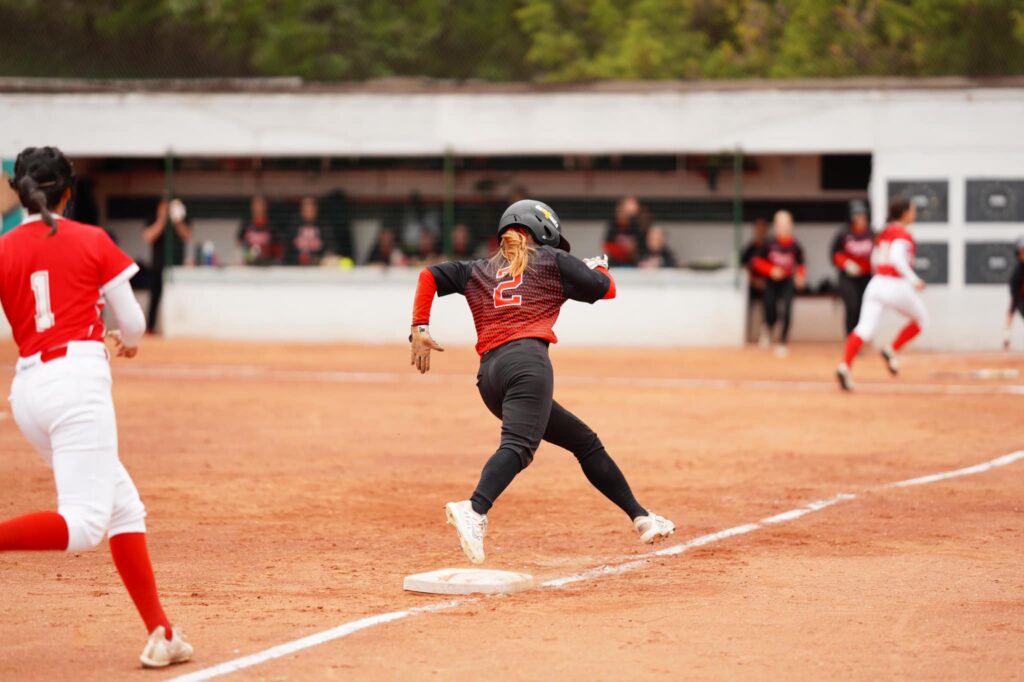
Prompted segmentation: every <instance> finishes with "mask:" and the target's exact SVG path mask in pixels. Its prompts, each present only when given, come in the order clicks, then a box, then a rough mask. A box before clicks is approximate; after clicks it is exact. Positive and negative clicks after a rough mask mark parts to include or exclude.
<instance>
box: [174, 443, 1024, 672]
mask: <svg viewBox="0 0 1024 682" xmlns="http://www.w3.org/2000/svg"><path fill="white" fill-rule="evenodd" d="M1022 459H1024V450H1018V451H1017V452H1011V453H1010V454H1008V455H1003V456H1002V457H997V458H995V459H991V460H988V461H987V462H981V463H980V464H975V465H972V466H968V467H963V468H960V469H952V470H950V471H943V472H939V473H936V474H929V475H927V476H919V477H916V478H908V479H905V480H902V481H894V482H892V483H884V484H881V485H877V486H873V487H871V488H867V489H866V490H864V491H863V492H861V493H859V494H855V493H841V494H838V495H834V496H833V497H829V498H826V499H822V500H815V501H814V502H808V503H807V504H805V505H803V506H801V507H797V508H795V509H790V510H788V511H784V512H781V513H779V514H775V515H773V516H769V517H766V518H763V519H761V520H760V521H757V522H755V523H747V524H744V525H741V526H734V527H732V528H726V529H725V530H720V531H716V532H714V533H708V534H707V535H701V536H700V537H696V538H692V539H690V540H687V541H686V542H683V543H680V544H677V545H672V546H670V547H665V548H662V549H659V550H657V551H653V552H648V553H647V554H642V555H640V556H639V557H636V558H633V559H631V560H629V561H625V562H623V563H618V564H610V565H605V566H597V567H595V568H592V569H589V570H586V571H582V572H580V573H575V574H573V575H568V576H564V577H561V578H553V579H551V580H547V581H545V582H543V583H541V588H542V589H558V588H563V587H565V586H566V585H571V584H574V583H580V582H585V581H588V580H597V579H600V578H603V577H605V576H609V575H621V574H623V573H629V572H631V571H635V570H638V569H640V568H643V567H645V566H649V565H650V564H651V563H652V561H653V560H654V559H657V558H660V557H668V556H675V555H678V554H682V553H683V552H686V551H688V550H691V549H695V548H697V547H704V546H706V545H710V544H714V543H716V542H721V541H722V540H726V539H728V538H732V537H737V536H740V535H746V534H748V533H753V532H754V531H756V530H760V529H762V528H770V527H772V526H776V525H779V524H782V523H789V522H790V521H795V520H796V519H799V518H802V517H804V516H807V515H808V514H813V513H814V512H817V511H821V510H822V509H828V508H829V507H832V506H834V505H837V504H840V503H843V502H849V501H851V500H855V499H858V498H860V497H863V496H864V495H865V494H869V493H877V492H883V491H886V490H893V489H898V488H909V487H913V486H920V485H928V484H930V483H937V482H940V481H946V480H949V479H953V478H960V477H963V476H974V475H977V474H982V473H985V472H988V471H992V470H993V469H998V468H1000V467H1005V466H1009V465H1010V464H1013V463H1014V462H1018V461H1020V460H1022ZM482 599H483V598H482V597H467V598H462V599H452V600H449V601H444V602H438V603H436V604H428V605H426V606H418V607H415V608H409V609H403V610H400V611H388V612H387V613H379V614H376V615H372V616H366V617H364V618H360V619H358V620H353V621H349V622H348V623H342V624H341V625H338V626H337V627H333V628H331V629H329V630H324V631H322V632H317V633H314V634H312V635H308V636H306V637H302V638H300V639H295V640H292V641H290V642H285V643H284V644H279V645H277V646H274V647H271V648H269V649H264V650H263V651H259V652H256V653H254V654H249V655H248V656H242V657H241V658H236V659H233V660H230V661H225V662H224V663H219V664H217V665H214V666H211V667H209V668H203V669H202V670H197V671H195V672H191V673H188V674H185V675H180V676H178V677H173V678H170V680H171V681H172V682H203V681H204V680H212V679H214V678H217V677H222V676H224V675H228V674H231V673H234V672H238V671H240V670H245V669H246V668H252V667H254V666H257V665H261V664H263V663H267V662H268V661H273V660H275V659H278V658H282V657H284V656H288V655H290V654H294V653H296V652H299V651H302V650H304V649H310V648H312V647H316V646H320V645H321V644H326V643H328V642H333V641H335V640H338V639H342V638H344V637H348V636H349V635H351V634H354V633H356V632H360V631H361V630H368V629H370V628H374V627H377V626H379V625H384V624H386V623H393V622H395V621H398V620H403V619H405V618H410V617H412V616H418V615H420V614H425V613H437V612H439V611H448V610H451V609H455V608H459V607H461V606H467V605H469V604H475V603H478V602H480V601H481V600H482Z"/></svg>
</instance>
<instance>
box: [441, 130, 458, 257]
mask: <svg viewBox="0 0 1024 682" xmlns="http://www.w3.org/2000/svg"><path fill="white" fill-rule="evenodd" d="M454 226H455V152H454V151H453V150H452V148H451V147H449V148H447V149H446V150H445V152H444V220H443V227H442V230H441V244H442V250H443V251H444V253H445V254H446V255H449V256H450V255H451V254H452V228H453V227H454Z"/></svg>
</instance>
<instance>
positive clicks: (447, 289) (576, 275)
mask: <svg viewBox="0 0 1024 682" xmlns="http://www.w3.org/2000/svg"><path fill="white" fill-rule="evenodd" d="M427 271H428V272H429V273H430V274H431V275H432V276H433V279H434V281H435V282H436V284H437V295H438V296H447V295H448V294H462V295H464V296H465V297H466V302H467V303H468V304H469V308H470V310H471V311H472V313H473V322H474V323H475V324H476V333H477V344H476V350H477V352H478V353H479V354H480V355H483V354H484V353H486V352H487V351H489V350H491V349H493V348H497V347H498V346H501V345H503V344H505V343H508V342H509V341H514V340H515V339H526V338H535V339H542V340H544V341H547V342H549V343H556V342H557V341H558V338H557V337H556V336H555V332H554V329H553V328H554V325H555V322H556V321H557V320H558V314H559V312H560V311H561V309H562V305H563V304H564V303H565V302H566V301H567V300H569V299H572V300H574V301H583V302H585V303H594V302H595V301H599V300H601V299H602V298H611V297H613V296H614V283H613V281H612V278H611V275H610V274H608V271H607V270H605V269H604V268H598V269H597V270H591V269H590V268H589V267H587V265H586V264H585V263H584V262H583V261H581V260H580V259H579V258H576V257H575V256H571V255H569V254H568V253H566V252H565V251H559V250H558V249H554V248H552V247H550V246H542V247H540V248H538V249H536V250H535V251H533V252H532V253H531V254H530V261H529V266H528V267H527V269H526V272H524V273H523V274H522V275H520V276H519V277H512V276H511V275H509V274H508V272H507V269H504V268H497V267H496V266H495V265H494V264H493V263H492V262H491V261H490V260H474V261H449V262H447V263H441V264H439V265H431V266H430V267H429V268H427Z"/></svg>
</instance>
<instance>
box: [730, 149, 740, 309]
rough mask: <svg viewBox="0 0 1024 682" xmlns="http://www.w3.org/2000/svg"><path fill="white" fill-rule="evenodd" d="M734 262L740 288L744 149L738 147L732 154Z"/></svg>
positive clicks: (736, 280)
mask: <svg viewBox="0 0 1024 682" xmlns="http://www.w3.org/2000/svg"><path fill="white" fill-rule="evenodd" d="M732 247H733V252H732V263H733V266H734V267H735V272H736V277H735V285H736V288H737V289H739V288H740V283H741V280H742V278H741V275H740V251H741V250H742V249H743V150H742V149H740V148H739V147H736V150H735V151H734V152H733V155H732Z"/></svg>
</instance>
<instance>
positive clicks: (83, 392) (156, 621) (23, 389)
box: [0, 147, 192, 668]
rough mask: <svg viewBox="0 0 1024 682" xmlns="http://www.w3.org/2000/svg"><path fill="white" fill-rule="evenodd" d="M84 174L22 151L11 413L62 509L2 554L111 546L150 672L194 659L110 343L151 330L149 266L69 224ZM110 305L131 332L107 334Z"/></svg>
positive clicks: (125, 348) (6, 272) (9, 296)
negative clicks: (158, 567)
mask: <svg viewBox="0 0 1024 682" xmlns="http://www.w3.org/2000/svg"><path fill="white" fill-rule="evenodd" d="M73 186H74V171H73V169H72V166H71V164H70V163H69V162H68V160H67V159H66V158H64V155H63V154H62V153H61V152H60V150H58V149H55V148H53V147H41V148H35V147H30V148H28V149H26V150H25V151H23V152H22V153H21V154H19V155H18V160H17V162H16V163H15V167H14V179H13V180H12V181H11V187H12V188H13V189H14V190H15V191H16V192H17V193H18V197H19V199H20V200H21V203H22V205H23V206H24V207H25V209H26V210H27V212H28V213H29V214H30V215H29V216H28V217H27V218H25V221H24V222H23V223H22V224H21V225H20V226H19V227H17V228H15V229H14V230H12V231H10V232H8V233H7V234H5V235H4V236H3V237H0V303H2V304H3V308H4V314H5V315H6V316H7V319H8V321H9V322H10V323H11V329H12V331H13V334H14V340H15V342H16V343H17V344H18V351H19V356H20V357H19V359H18V364H17V373H16V374H15V377H14V383H13V384H12V386H11V411H12V413H13V414H14V420H15V421H16V422H17V424H18V428H19V429H21V432H22V434H24V436H25V438H27V439H28V441H29V442H30V443H31V444H32V446H33V447H34V448H35V449H36V451H37V452H38V453H39V454H40V456H41V457H42V458H43V460H44V461H45V462H46V463H47V464H48V465H49V466H50V467H51V468H52V469H53V476H54V480H55V482H56V484H57V511H43V512H36V513H34V514H26V515H24V516H19V517H17V518H13V519H8V520H6V521H2V522H0V552H12V551H33V550H34V551H41V550H51V551H67V552H81V551H84V550H90V549H93V548H94V547H96V546H97V545H99V544H100V542H102V541H103V538H104V537H109V538H110V553H111V556H112V557H113V560H114V565H115V566H116V567H117V571H118V573H119V574H120V576H121V580H122V582H123V583H124V585H125V587H126V588H127V590H128V593H129V594H130V595H131V598H132V601H133V602H134V603H135V607H136V609H137V610H138V612H139V615H140V616H142V620H143V622H144V623H145V625H146V630H147V632H148V633H149V639H148V640H147V642H146V646H145V648H144V649H143V652H142V656H141V661H142V665H143V666H145V667H147V668H161V667H164V666H167V665H171V664H172V663H183V662H184V661H187V660H189V658H191V656H192V647H191V646H190V645H189V644H188V642H186V641H185V640H184V638H183V637H182V636H181V633H180V632H178V630H177V629H176V628H173V627H172V626H171V623H170V622H169V621H168V620H167V616H166V615H165V614H164V611H163V607H162V606H161V604H160V599H159V597H158V595H157V590H156V580H155V578H154V577H153V568H152V566H151V564H150V561H149V551H148V549H147V547H146V520H145V519H146V508H145V507H144V506H143V505H142V501H141V500H140V499H139V493H138V491H137V490H136V489H135V484H134V483H133V482H132V479H131V477H130V476H129V475H128V472H127V471H126V470H125V468H124V465H122V464H121V461H120V459H119V458H118V453H117V422H116V419H115V417H114V401H113V398H112V396H111V391H110V384H111V377H110V361H109V355H108V353H107V348H106V346H105V345H104V343H103V340H104V336H110V337H111V338H112V339H113V341H114V345H115V346H116V348H117V355H118V357H124V358H131V357H134V356H135V354H136V352H137V348H136V346H137V345H138V342H139V339H140V338H141V337H142V335H143V333H144V332H145V330H146V320H145V318H144V317H143V315H142V309H141V308H140V307H139V304H138V303H137V302H136V300H135V295H134V294H133V293H132V287H131V284H130V283H129V280H130V279H131V277H132V276H133V275H134V274H135V273H136V272H138V270H139V268H138V266H137V265H136V264H135V263H134V262H133V261H132V259H131V258H129V257H128V256H127V255H126V254H125V253H124V252H123V251H122V250H121V249H119V248H117V246H116V245H115V244H114V242H113V241H112V240H111V239H110V237H108V236H107V234H106V232H104V231H103V230H102V229H100V228H98V227H95V226H93V225H84V224H81V223H76V222H74V221H72V220H66V219H64V218H59V217H58V216H59V215H60V214H62V213H63V212H64V209H65V207H66V206H67V203H68V201H69V200H70V199H71V189H72V187H73ZM105 303H109V304H110V307H111V309H112V310H113V311H114V316H115V317H116V318H117V321H118V324H119V326H120V331H119V332H118V333H111V334H109V335H107V334H106V330H105V328H104V326H103V320H102V317H101V315H102V311H103V307H104V304H105Z"/></svg>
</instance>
